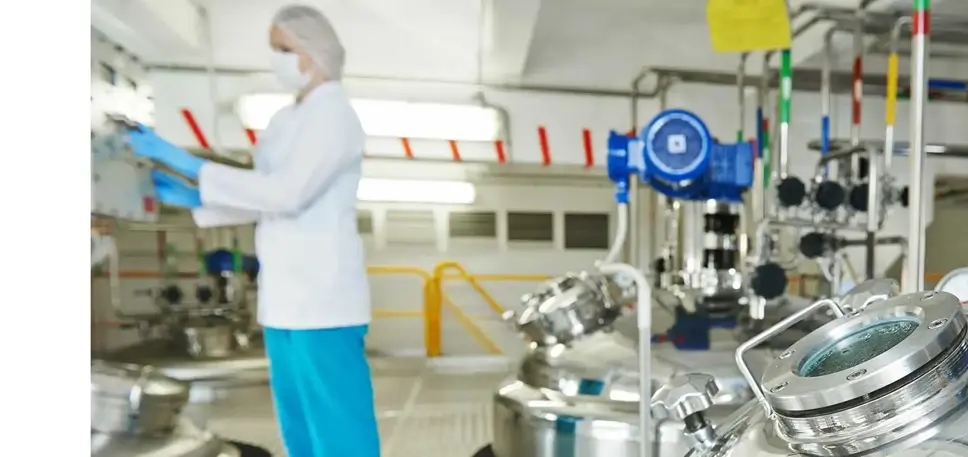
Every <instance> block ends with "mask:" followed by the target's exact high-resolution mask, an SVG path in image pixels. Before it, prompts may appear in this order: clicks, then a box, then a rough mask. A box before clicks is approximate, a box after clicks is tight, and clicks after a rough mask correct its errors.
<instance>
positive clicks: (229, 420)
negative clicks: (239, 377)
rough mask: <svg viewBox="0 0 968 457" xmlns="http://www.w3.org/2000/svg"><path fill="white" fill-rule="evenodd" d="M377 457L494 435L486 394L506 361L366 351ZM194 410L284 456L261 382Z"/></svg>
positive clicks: (454, 451)
mask: <svg viewBox="0 0 968 457" xmlns="http://www.w3.org/2000/svg"><path fill="white" fill-rule="evenodd" d="M370 363H371V368H372V372H373V388H374V394H375V397H376V407H377V418H378V420H379V425H380V440H381V442H382V447H383V453H382V454H383V456H382V457H426V456H428V455H433V456H435V457H470V456H471V455H473V454H474V452H476V451H477V450H478V449H480V448H481V446H484V445H485V444H487V442H488V441H489V440H490V436H491V414H492V413H491V411H492V409H491V398H492V395H493V393H494V389H495V388H496V387H497V385H498V383H499V382H500V381H501V379H503V378H504V377H505V376H507V373H508V371H507V370H506V369H504V367H500V366H498V367H497V368H494V367H493V366H492V367H484V368H478V369H475V370H473V371H470V370H468V369H460V368H440V367H431V366H427V364H426V362H425V361H424V359H399V358H374V359H371V361H370ZM188 413H189V414H191V415H192V417H195V418H197V419H198V420H199V421H201V422H204V423H207V425H208V427H209V428H210V429H212V430H213V431H215V432H216V433H219V434H221V435H222V436H225V437H226V438H229V439H236V440H239V441H246V442H250V443H253V444H257V445H260V446H263V447H266V448H268V449H269V450H270V451H271V452H273V455H274V456H276V457H284V456H285V455H286V454H285V450H284V449H283V447H282V443H281V440H280V438H279V432H278V428H277V426H276V423H275V419H274V417H273V411H272V399H271V397H270V393H269V389H268V387H266V386H256V387H239V388H235V389H232V390H231V391H228V392H227V395H225V396H224V397H222V398H220V399H219V400H216V401H214V402H211V403H207V404H195V405H193V406H192V407H191V408H190V410H189V411H188Z"/></svg>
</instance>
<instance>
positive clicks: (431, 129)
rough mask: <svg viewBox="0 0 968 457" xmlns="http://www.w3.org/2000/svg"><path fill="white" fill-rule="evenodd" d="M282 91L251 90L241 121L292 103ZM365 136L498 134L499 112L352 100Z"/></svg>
mask: <svg viewBox="0 0 968 457" xmlns="http://www.w3.org/2000/svg"><path fill="white" fill-rule="evenodd" d="M292 100H293V97H292V96H291V95H285V94H252V95H246V96H243V97H241V98H240V99H239V101H238V104H237V106H236V110H237V111H238V114H239V117H240V118H241V120H242V125H243V126H245V127H246V128H250V129H253V130H262V129H265V127H266V126H267V125H269V119H271V118H272V116H273V115H274V114H275V113H276V112H278V111H279V110H280V109H282V108H283V107H285V106H286V105H289V104H290V103H292ZM351 103H352V104H353V108H354V109H355V110H356V113H357V115H359V117H360V122H361V123H362V124H363V130H364V131H365V132H366V134H367V135H368V136H376V137H391V138H421V139H438V140H459V141H494V140H497V139H498V138H500V133H501V116H500V113H499V112H498V111H497V110H496V109H494V108H489V107H486V106H475V105H454V104H443V103H411V102H404V101H393V100H372V99H357V100H352V101H351Z"/></svg>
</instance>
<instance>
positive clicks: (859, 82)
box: [850, 10, 864, 182]
mask: <svg viewBox="0 0 968 457" xmlns="http://www.w3.org/2000/svg"><path fill="white" fill-rule="evenodd" d="M863 14H864V13H863V12H862V11H861V10H858V11H857V25H856V30H855V32H854V84H853V87H852V88H851V91H850V92H851V101H852V103H851V122H850V145H851V146H857V145H859V144H860V135H861V114H862V113H861V103H862V102H863V99H864V92H863V91H864V16H863ZM859 179H860V155H858V154H853V155H851V156H850V180H851V182H857V181H858V180H859Z"/></svg>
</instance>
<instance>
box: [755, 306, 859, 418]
mask: <svg viewBox="0 0 968 457" xmlns="http://www.w3.org/2000/svg"><path fill="white" fill-rule="evenodd" d="M823 307H827V308H829V309H830V311H831V312H833V313H834V316H836V317H838V318H840V317H844V310H843V309H842V308H841V307H840V305H839V304H838V303H837V302H836V301H834V300H831V299H829V298H825V299H823V300H820V301H817V302H814V303H813V304H811V305H810V306H808V307H806V308H803V309H802V310H800V311H797V312H796V313H793V314H791V315H790V316H787V318H786V319H783V320H782V321H780V322H777V323H776V324H774V325H773V326H772V327H770V328H768V329H766V330H764V331H763V332H762V333H760V334H759V335H756V336H754V337H753V338H751V339H750V340H748V341H747V342H745V343H743V344H741V345H740V346H739V347H738V348H736V366H737V367H738V368H739V371H740V373H742V374H743V378H745V379H746V382H747V383H748V384H749V386H750V389H752V390H753V395H755V396H756V399H757V400H758V401H759V402H760V404H761V405H762V406H763V409H764V410H765V411H766V417H773V407H772V406H770V404H769V402H767V401H766V395H764V394H763V387H762V386H761V385H760V383H759V381H757V380H756V378H754V377H753V373H751V372H750V368H749V366H748V365H746V361H745V360H744V359H743V356H744V355H746V352H747V351H749V350H750V349H753V348H754V347H756V346H759V345H761V344H763V343H764V342H766V341H767V340H769V339H770V338H773V337H775V336H777V335H779V334H780V333H782V332H784V331H786V330H788V329H789V328H790V327H793V326H794V325H796V324H798V323H800V321H802V320H804V319H806V318H807V317H809V316H810V315H811V314H813V313H814V312H815V311H816V310H817V309H819V308H823Z"/></svg>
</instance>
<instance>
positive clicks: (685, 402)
mask: <svg viewBox="0 0 968 457" xmlns="http://www.w3.org/2000/svg"><path fill="white" fill-rule="evenodd" d="M718 393H719V386H718V385H716V379H715V378H713V377H712V376H709V375H706V374H699V373H689V374H685V375H678V376H675V377H673V378H672V379H671V380H669V382H668V383H667V384H665V385H663V386H662V387H660V388H659V390H657V391H656V392H655V394H654V395H652V408H651V409H652V416H653V417H655V418H656V419H672V420H675V421H685V420H686V418H687V417H689V416H692V415H693V414H696V413H702V412H703V411H706V410H707V409H709V408H711V407H712V406H713V398H714V397H716V394H718Z"/></svg>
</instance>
